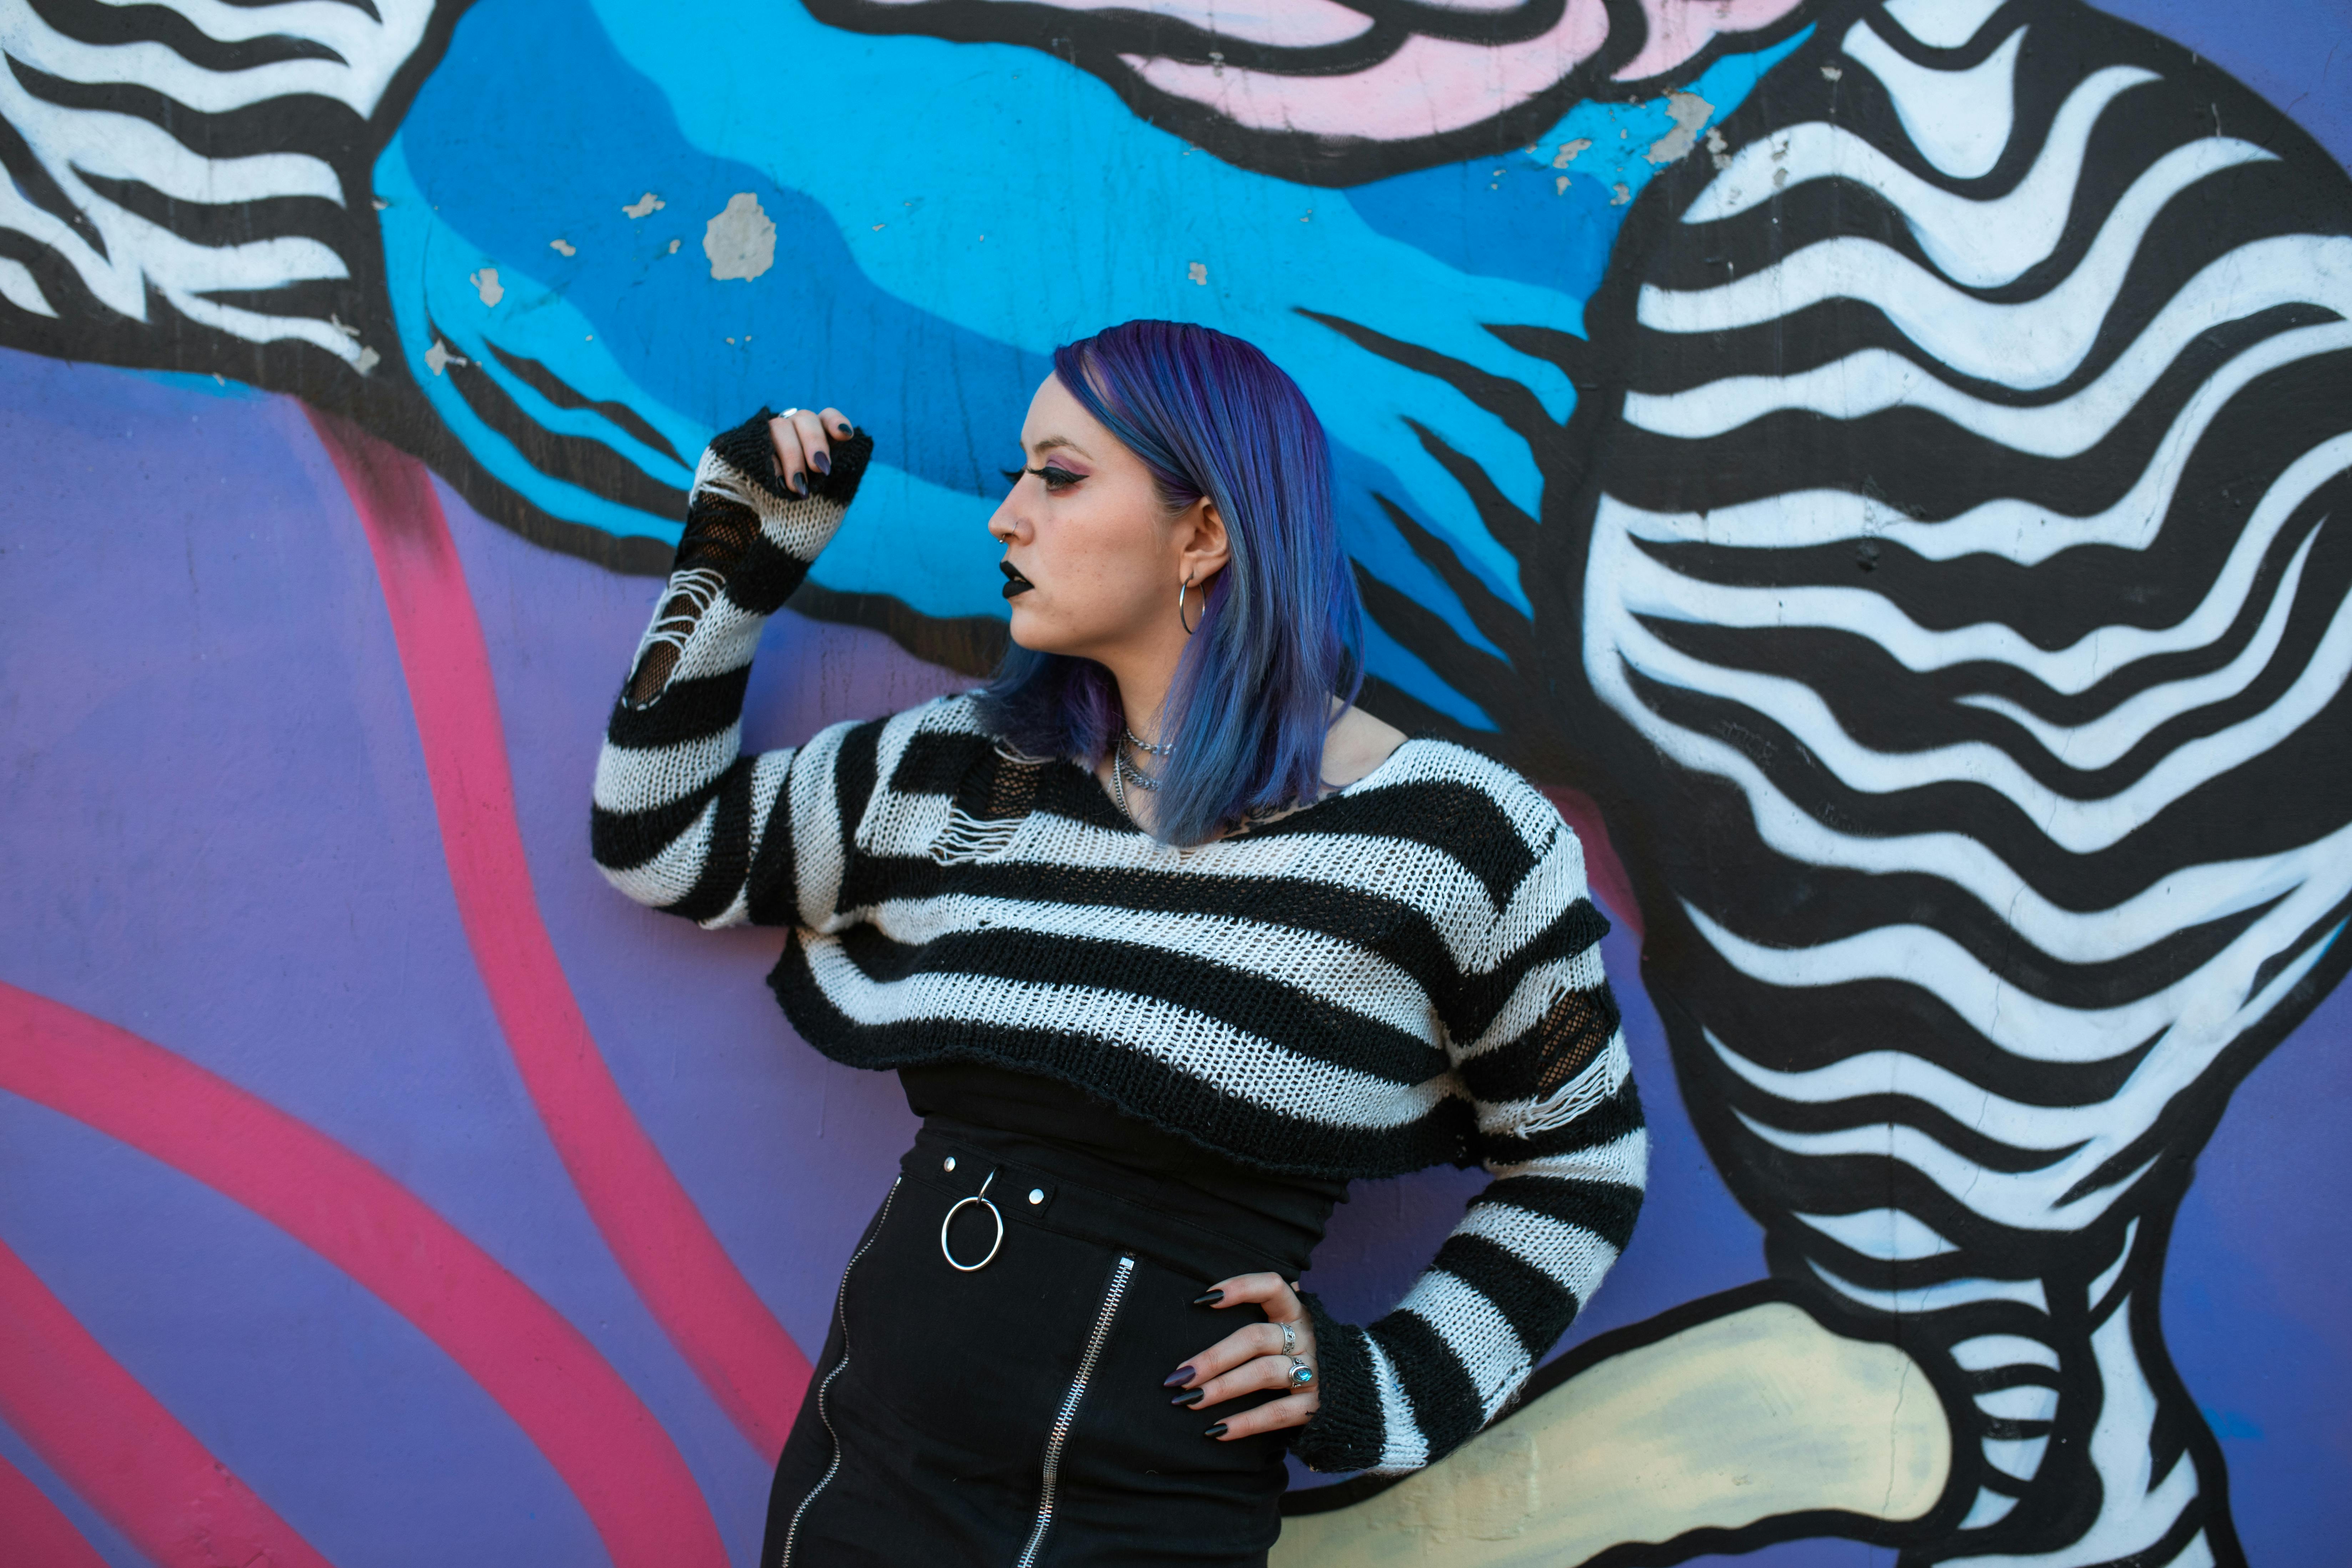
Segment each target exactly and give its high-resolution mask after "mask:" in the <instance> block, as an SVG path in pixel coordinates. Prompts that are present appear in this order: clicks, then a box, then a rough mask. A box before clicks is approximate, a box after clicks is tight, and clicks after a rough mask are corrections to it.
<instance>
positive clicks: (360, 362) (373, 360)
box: [352, 348, 383, 375]
mask: <svg viewBox="0 0 2352 1568" xmlns="http://www.w3.org/2000/svg"><path fill="white" fill-rule="evenodd" d="M382 363H383V355H382V354H380V353H376V352H375V350H373V349H371V348H362V349H361V350H360V357H359V358H357V359H355V360H353V361H352V369H353V370H356V371H358V372H359V373H360V374H362V375H365V374H367V373H368V372H370V371H372V370H373V369H374V368H375V367H376V366H378V365H380V364H382Z"/></svg>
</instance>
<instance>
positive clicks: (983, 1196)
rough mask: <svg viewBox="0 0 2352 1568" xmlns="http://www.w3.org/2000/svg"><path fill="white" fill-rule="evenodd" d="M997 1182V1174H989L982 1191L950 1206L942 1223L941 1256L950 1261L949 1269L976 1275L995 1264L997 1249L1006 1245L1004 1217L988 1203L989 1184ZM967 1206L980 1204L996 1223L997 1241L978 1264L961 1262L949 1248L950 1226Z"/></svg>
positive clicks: (990, 1245) (983, 1183) (991, 1243)
mask: <svg viewBox="0 0 2352 1568" xmlns="http://www.w3.org/2000/svg"><path fill="white" fill-rule="evenodd" d="M995 1180H996V1173H995V1172H993V1171H991V1172H989V1173H988V1181H985V1182H982V1183H981V1184H980V1191H978V1192H976V1193H974V1194H971V1196H970V1197H968V1198H958V1199H956V1201H955V1202H954V1203H953V1204H952V1205H950V1206H949V1208H948V1212H947V1217H946V1218H944V1219H942V1220H940V1257H941V1258H946V1259H947V1260H948V1267H949V1268H953V1269H955V1270H957V1271H958V1272H960V1273H964V1274H976V1273H978V1272H979V1271H980V1270H982V1269H983V1268H987V1267H988V1266H989V1265H990V1264H991V1263H993V1262H994V1261H995V1260H996V1249H997V1248H998V1247H1003V1245H1004V1215H1003V1213H1001V1212H1000V1211H999V1210H998V1208H997V1206H996V1205H994V1204H992V1203H991V1202H989V1201H988V1187H989V1183H990V1182H993V1181H995ZM966 1204H978V1205H980V1206H981V1207H982V1208H984V1209H986V1210H987V1211H988V1213H989V1217H990V1218H992V1219H993V1220H995V1221H996V1239H995V1240H994V1241H992V1242H990V1243H989V1244H988V1255H987V1256H986V1257H984V1258H982V1259H981V1260H980V1261H979V1262H977V1263H965V1262H962V1261H961V1260H959V1259H958V1258H957V1257H956V1255H955V1253H954V1252H953V1251H952V1250H950V1248H949V1247H948V1226H951V1225H953V1224H954V1223H955V1216H956V1215H957V1213H958V1212H959V1211H961V1209H962V1207H963V1205H966Z"/></svg>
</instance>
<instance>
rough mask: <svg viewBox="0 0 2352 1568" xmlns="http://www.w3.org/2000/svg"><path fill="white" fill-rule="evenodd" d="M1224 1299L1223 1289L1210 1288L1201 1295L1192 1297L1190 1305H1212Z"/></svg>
mask: <svg viewBox="0 0 2352 1568" xmlns="http://www.w3.org/2000/svg"><path fill="white" fill-rule="evenodd" d="M1224 1299H1225V1293H1224V1292H1223V1290H1210V1291H1207V1292H1204V1293H1203V1294H1202V1295H1198V1296H1195V1297H1193V1298H1192V1305H1194V1306H1195V1307H1213V1306H1215V1305H1216V1304H1217V1303H1218V1302H1220V1301H1222V1300H1224Z"/></svg>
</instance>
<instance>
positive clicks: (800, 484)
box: [793, 474, 809, 496]
mask: <svg viewBox="0 0 2352 1568" xmlns="http://www.w3.org/2000/svg"><path fill="white" fill-rule="evenodd" d="M808 493H809V486H808V476H807V475H806V474H794V475H793V494H794V495H796V496H805V495H807V494H808Z"/></svg>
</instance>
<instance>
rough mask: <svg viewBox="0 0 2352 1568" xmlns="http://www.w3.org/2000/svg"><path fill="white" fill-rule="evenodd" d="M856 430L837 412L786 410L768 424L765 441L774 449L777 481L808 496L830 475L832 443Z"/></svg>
mask: <svg viewBox="0 0 2352 1568" xmlns="http://www.w3.org/2000/svg"><path fill="white" fill-rule="evenodd" d="M855 428H856V426H852V425H851V424H850V423H849V416H848V415H846V414H844V413H843V412H842V411H841V410H840V409H838V408H824V409H808V408H787V409H785V410H784V411H783V412H782V414H779V415H777V416H775V417H774V418H772V419H771V420H769V421H768V438H769V440H771V441H772V442H774V443H775V447H776V477H777V478H778V479H782V480H783V481H784V485H785V488H787V489H790V490H791V491H792V492H793V494H795V495H803V496H804V495H807V494H809V493H810V492H811V491H813V490H814V489H816V486H817V483H818V480H819V479H822V478H823V477H824V475H826V474H829V473H831V472H833V445H832V443H833V442H834V441H835V440H839V439H841V438H843V437H846V436H848V435H849V434H850V433H851V431H852V430H854V429H855ZM812 474H814V476H816V477H815V478H811V475H812Z"/></svg>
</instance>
